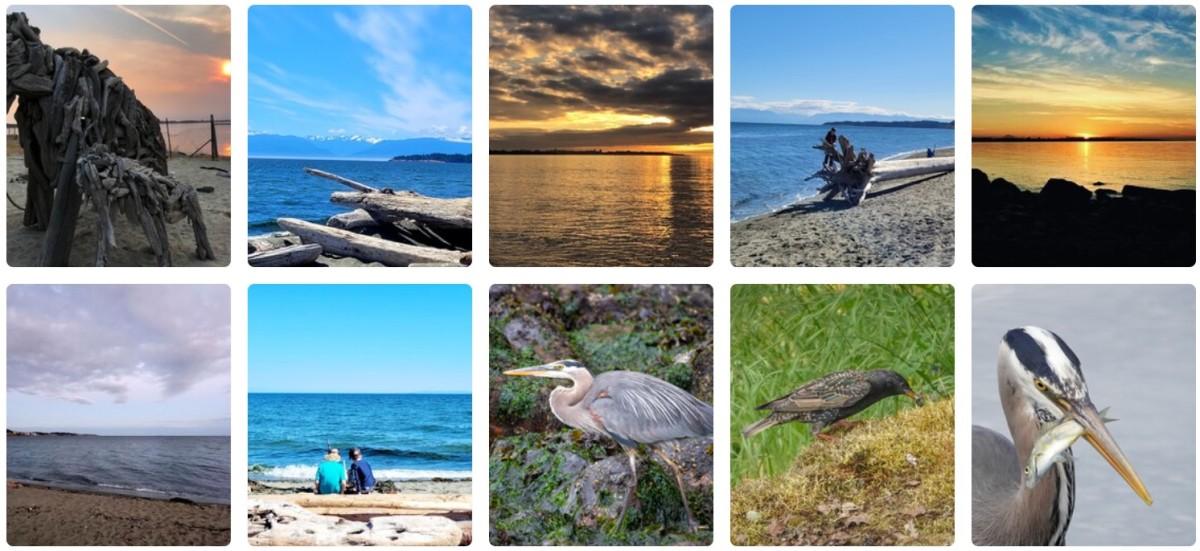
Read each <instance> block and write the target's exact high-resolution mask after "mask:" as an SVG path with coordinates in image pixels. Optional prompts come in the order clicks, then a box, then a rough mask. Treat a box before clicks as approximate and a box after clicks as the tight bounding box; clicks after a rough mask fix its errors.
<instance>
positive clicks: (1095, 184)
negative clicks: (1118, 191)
mask: <svg viewBox="0 0 1200 551" xmlns="http://www.w3.org/2000/svg"><path fill="white" fill-rule="evenodd" d="M1092 185H1093V186H1096V187H1100V186H1102V185H1104V182H1092Z"/></svg>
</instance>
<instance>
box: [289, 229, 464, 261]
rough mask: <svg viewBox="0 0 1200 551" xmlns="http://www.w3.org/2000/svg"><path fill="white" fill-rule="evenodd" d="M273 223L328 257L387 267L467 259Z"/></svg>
mask: <svg viewBox="0 0 1200 551" xmlns="http://www.w3.org/2000/svg"><path fill="white" fill-rule="evenodd" d="M276 223H277V224H279V227H281V228H283V229H285V230H287V231H289V232H292V233H293V234H296V236H298V237H300V239H301V240H303V241H304V242H305V243H316V244H318V245H321V247H323V248H324V249H325V252H327V253H332V254H337V255H343V256H351V257H354V258H358V259H360V260H363V261H367V262H379V263H380V264H384V265H386V266H408V265H410V264H439V265H450V264H452V265H462V264H463V261H464V260H466V259H467V258H469V256H468V254H466V253H461V252H458V251H450V250H445V249H435V248H433V247H418V246H414V245H407V244H404V243H396V242H393V241H388V240H386V239H380V238H378V237H372V236H369V235H361V234H357V233H354V232H350V231H346V230H341V229H338V228H331V227H329V226H322V225H320V224H313V223H312V222H305V221H303V220H299V219H296V218H280V219H279V220H278V221H276Z"/></svg>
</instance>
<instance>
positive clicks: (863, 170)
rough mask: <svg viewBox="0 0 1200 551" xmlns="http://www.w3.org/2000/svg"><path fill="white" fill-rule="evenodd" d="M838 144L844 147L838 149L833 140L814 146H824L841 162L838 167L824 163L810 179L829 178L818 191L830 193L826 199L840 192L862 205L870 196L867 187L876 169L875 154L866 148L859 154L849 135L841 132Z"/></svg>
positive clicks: (849, 201)
mask: <svg viewBox="0 0 1200 551" xmlns="http://www.w3.org/2000/svg"><path fill="white" fill-rule="evenodd" d="M838 145H839V146H841V151H838V149H837V148H836V147H834V145H833V144H831V143H828V142H824V141H822V142H821V143H819V144H817V145H814V146H813V149H820V150H821V151H823V152H825V154H826V155H829V156H830V157H832V158H833V159H834V160H835V161H837V164H838V166H837V169H836V170H835V169H833V168H828V167H822V168H821V170H820V171H819V172H817V173H816V174H813V175H812V176H809V178H808V179H810V180H811V179H813V178H820V179H822V180H824V181H825V185H824V186H821V189H819V190H818V191H817V192H818V193H826V195H825V200H826V201H828V200H830V199H833V198H834V197H836V196H838V195H839V194H840V195H841V196H843V197H845V198H846V201H847V202H848V203H850V205H851V206H858V205H859V204H860V203H862V201H863V199H865V198H866V196H867V190H869V189H870V187H871V176H872V173H873V172H874V170H875V154H874V153H869V152H867V150H866V149H863V150H861V151H859V152H858V154H855V152H854V146H853V145H851V144H850V139H849V138H847V137H845V136H838Z"/></svg>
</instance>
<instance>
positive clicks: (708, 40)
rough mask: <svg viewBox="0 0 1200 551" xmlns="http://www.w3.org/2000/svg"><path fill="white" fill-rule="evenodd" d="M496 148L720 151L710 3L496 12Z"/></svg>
mask: <svg viewBox="0 0 1200 551" xmlns="http://www.w3.org/2000/svg"><path fill="white" fill-rule="evenodd" d="M490 24H491V49H490V56H491V63H490V65H491V72H490V83H491V91H490V101H491V121H490V122H491V128H490V131H491V149H552V148H559V149H566V148H587V149H593V148H598V149H605V150H631V149H642V150H663V151H711V149H712V112H713V77H712V55H713V35H712V33H713V24H712V9H711V8H709V7H707V6H496V7H493V8H492V10H491V22H490Z"/></svg>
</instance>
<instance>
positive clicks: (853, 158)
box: [806, 136, 954, 206]
mask: <svg viewBox="0 0 1200 551" xmlns="http://www.w3.org/2000/svg"><path fill="white" fill-rule="evenodd" d="M838 146H840V147H841V151H839V150H838V148H837V147H834V145H833V144H830V143H826V142H821V143H819V144H817V145H814V146H813V149H819V150H821V151H823V152H824V153H825V154H826V155H830V156H831V157H833V159H834V160H835V161H836V163H835V164H836V166H835V167H832V168H831V167H822V168H821V170H820V171H819V172H817V173H815V174H813V175H812V176H809V177H808V178H806V179H807V180H812V179H814V178H819V179H821V180H824V181H825V185H824V186H821V189H819V190H818V193H825V194H826V195H825V200H826V201H829V200H832V199H833V198H834V197H837V196H838V195H841V196H842V197H843V198H845V199H846V202H847V203H849V204H850V206H858V205H860V204H862V202H863V200H864V199H866V198H867V192H868V191H870V190H871V186H872V185H873V184H875V183H876V182H882V181H886V180H896V179H899V178H910V177H913V176H921V175H924V174H937V173H942V172H952V171H953V170H954V157H934V158H929V159H895V160H881V161H876V160H875V154H873V153H870V152H868V151H867V150H866V149H863V150H861V151H859V152H857V154H856V153H855V151H854V146H853V145H851V144H850V140H849V138H847V137H846V136H838Z"/></svg>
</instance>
